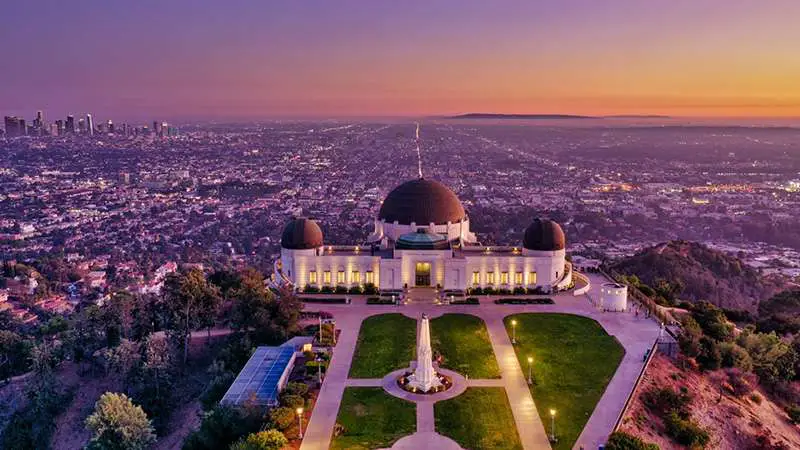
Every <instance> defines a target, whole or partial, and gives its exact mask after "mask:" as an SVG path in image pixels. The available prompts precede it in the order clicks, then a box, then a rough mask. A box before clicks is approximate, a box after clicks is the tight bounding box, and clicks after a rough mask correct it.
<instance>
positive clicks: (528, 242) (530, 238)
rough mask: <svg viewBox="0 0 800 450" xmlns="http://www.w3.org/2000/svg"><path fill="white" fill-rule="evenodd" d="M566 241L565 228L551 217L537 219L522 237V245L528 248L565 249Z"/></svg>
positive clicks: (543, 249)
mask: <svg viewBox="0 0 800 450" xmlns="http://www.w3.org/2000/svg"><path fill="white" fill-rule="evenodd" d="M566 243H567V239H566V238H565V237H564V230H562V229H561V226H560V225H559V224H557V223H555V222H553V221H552V220H550V219H535V220H534V221H533V223H531V224H530V225H529V226H528V228H527V229H525V236H524V237H523V238H522V245H523V247H525V248H527V249H528V250H542V251H553V250H564V247H565V246H566Z"/></svg>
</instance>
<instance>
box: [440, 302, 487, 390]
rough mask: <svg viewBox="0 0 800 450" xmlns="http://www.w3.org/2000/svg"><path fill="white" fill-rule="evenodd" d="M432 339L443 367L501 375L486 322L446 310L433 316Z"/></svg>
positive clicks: (477, 374)
mask: <svg viewBox="0 0 800 450" xmlns="http://www.w3.org/2000/svg"><path fill="white" fill-rule="evenodd" d="M431 341H432V342H431V343H432V347H433V350H434V352H438V353H441V355H442V357H443V361H442V364H441V365H442V367H444V368H446V369H450V370H455V371H456V372H458V373H460V374H462V375H469V377H470V378H500V369H499V368H498V367H497V358H495V356H494V350H492V344H491V342H490V341H489V333H488V332H487V331H486V324H484V323H483V320H481V318H479V317H475V316H472V315H469V314H445V315H443V316H441V317H437V318H435V319H433V320H431Z"/></svg>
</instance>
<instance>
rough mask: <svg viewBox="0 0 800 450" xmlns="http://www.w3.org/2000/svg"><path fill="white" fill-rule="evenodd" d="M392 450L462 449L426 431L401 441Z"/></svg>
mask: <svg viewBox="0 0 800 450" xmlns="http://www.w3.org/2000/svg"><path fill="white" fill-rule="evenodd" d="M391 450H461V447H459V445H458V444H457V443H456V442H455V441H454V440H452V439H450V438H447V437H444V436H442V435H441V434H438V433H435V432H433V431H425V432H417V433H414V434H412V435H410V436H406V437H404V438H402V439H400V440H399V441H397V442H395V443H394V445H393V446H392V449H391Z"/></svg>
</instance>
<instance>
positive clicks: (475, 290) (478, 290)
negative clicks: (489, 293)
mask: <svg viewBox="0 0 800 450" xmlns="http://www.w3.org/2000/svg"><path fill="white" fill-rule="evenodd" d="M469 294H470V295H482V294H483V289H481V287H480V286H476V287H474V288H472V289H470V290H469Z"/></svg>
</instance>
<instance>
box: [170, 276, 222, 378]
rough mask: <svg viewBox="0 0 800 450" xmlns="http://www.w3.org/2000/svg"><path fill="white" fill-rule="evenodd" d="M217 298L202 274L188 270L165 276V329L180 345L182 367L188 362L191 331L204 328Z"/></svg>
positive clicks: (212, 287)
mask: <svg viewBox="0 0 800 450" xmlns="http://www.w3.org/2000/svg"><path fill="white" fill-rule="evenodd" d="M211 297H219V290H218V289H217V288H216V287H215V286H211V285H209V284H208V282H207V281H206V278H205V276H204V275H203V272H202V271H201V270H199V269H191V270H189V271H188V272H185V273H179V274H175V273H172V274H169V275H168V276H167V278H166V280H165V281H164V306H165V307H166V309H167V317H166V319H167V328H168V330H169V333H170V334H171V335H172V336H174V337H176V338H177V339H178V340H179V341H180V342H181V345H182V346H183V364H184V365H185V364H186V362H187V361H188V360H189V340H190V339H191V336H192V331H194V330H196V329H198V328H199V327H200V326H203V325H207V324H208V323H209V321H210V320H209V318H208V317H207V314H209V313H210V311H211V309H210V308H209V306H208V305H210V304H213V303H214V300H211Z"/></svg>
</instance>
